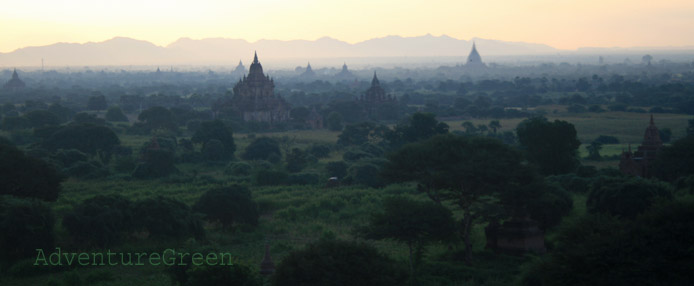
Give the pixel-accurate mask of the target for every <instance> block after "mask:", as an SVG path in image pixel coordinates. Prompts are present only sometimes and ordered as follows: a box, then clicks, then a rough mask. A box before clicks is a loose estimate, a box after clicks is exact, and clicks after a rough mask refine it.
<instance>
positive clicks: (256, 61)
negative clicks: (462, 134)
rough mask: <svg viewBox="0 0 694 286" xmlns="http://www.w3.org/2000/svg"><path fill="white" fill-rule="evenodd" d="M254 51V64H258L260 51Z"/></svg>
mask: <svg viewBox="0 0 694 286" xmlns="http://www.w3.org/2000/svg"><path fill="white" fill-rule="evenodd" d="M253 53H254V55H253V63H254V64H257V63H258V52H257V51H253Z"/></svg>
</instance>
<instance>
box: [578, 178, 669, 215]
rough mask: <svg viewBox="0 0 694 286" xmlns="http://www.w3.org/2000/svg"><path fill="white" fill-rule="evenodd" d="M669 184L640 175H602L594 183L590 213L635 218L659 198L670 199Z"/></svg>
mask: <svg viewBox="0 0 694 286" xmlns="http://www.w3.org/2000/svg"><path fill="white" fill-rule="evenodd" d="M671 198H672V189H671V187H670V186H669V185H667V184H665V183H662V182H657V181H651V180H646V179H643V178H640V177H616V178H615V177H612V178H609V177H601V178H600V179H597V180H595V181H594V182H593V184H592V185H591V190H590V193H589V194H588V200H587V201H586V207H587V208H588V211H589V212H591V213H608V214H611V215H614V216H618V217H622V218H635V217H636V216H637V215H639V214H641V213H643V212H645V211H646V210H647V209H648V208H649V207H650V206H651V205H652V204H653V203H654V202H655V200H657V199H671Z"/></svg>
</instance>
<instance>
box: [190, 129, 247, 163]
mask: <svg viewBox="0 0 694 286" xmlns="http://www.w3.org/2000/svg"><path fill="white" fill-rule="evenodd" d="M190 140H191V141H192V142H193V143H196V144H203V147H204V146H205V145H206V144H208V142H210V140H219V142H221V143H222V145H223V146H224V148H223V152H222V153H220V154H217V156H218V157H219V158H221V159H225V160H228V159H231V158H233V156H234V152H236V144H235V143H234V133H233V132H232V131H231V128H229V127H228V126H227V125H226V124H224V122H222V121H221V120H214V121H204V122H201V123H200V127H199V128H198V129H197V131H195V134H193V137H192V138H191V139H190Z"/></svg>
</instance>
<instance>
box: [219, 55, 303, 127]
mask: <svg viewBox="0 0 694 286" xmlns="http://www.w3.org/2000/svg"><path fill="white" fill-rule="evenodd" d="M231 101H232V102H231V104H232V106H233V109H234V110H235V111H236V112H237V113H239V114H242V115H243V121H259V122H268V123H276V122H285V121H287V120H289V109H290V108H289V104H288V103H287V102H286V101H284V99H283V98H281V97H280V96H279V95H275V82H274V81H273V80H272V79H271V78H270V76H267V75H265V74H263V67H262V66H261V65H260V62H259V61H258V54H257V53H256V54H255V55H254V57H253V63H251V67H250V70H249V71H248V76H245V75H244V76H243V78H242V79H241V80H239V82H238V83H236V86H234V97H233V98H232V99H231Z"/></svg>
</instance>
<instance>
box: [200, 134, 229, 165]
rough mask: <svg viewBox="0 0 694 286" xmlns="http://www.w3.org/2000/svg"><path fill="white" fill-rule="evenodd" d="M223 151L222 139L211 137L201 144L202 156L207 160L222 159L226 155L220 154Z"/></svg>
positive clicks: (223, 152)
mask: <svg viewBox="0 0 694 286" xmlns="http://www.w3.org/2000/svg"><path fill="white" fill-rule="evenodd" d="M225 153H226V152H225V150H224V144H222V141H219V140H217V139H211V140H209V141H207V142H205V144H204V145H202V156H203V158H205V160H207V161H219V160H224V158H225V157H226V156H223V155H222V154H225Z"/></svg>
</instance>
